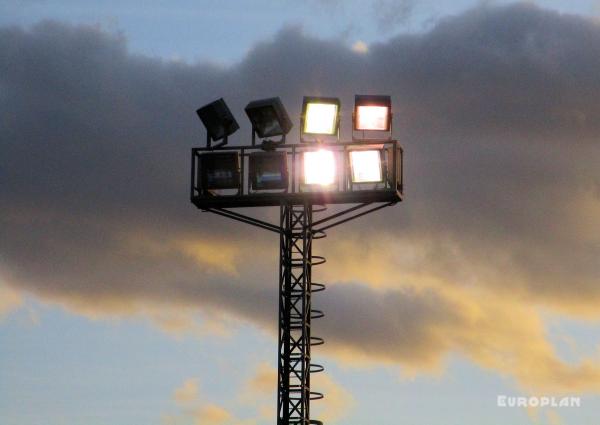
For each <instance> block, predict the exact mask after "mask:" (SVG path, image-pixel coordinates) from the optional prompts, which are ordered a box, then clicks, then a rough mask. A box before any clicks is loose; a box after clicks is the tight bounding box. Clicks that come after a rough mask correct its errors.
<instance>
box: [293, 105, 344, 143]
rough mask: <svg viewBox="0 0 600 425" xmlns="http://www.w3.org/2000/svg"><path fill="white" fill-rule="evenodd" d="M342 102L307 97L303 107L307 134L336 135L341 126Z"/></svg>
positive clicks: (304, 130) (304, 131)
mask: <svg viewBox="0 0 600 425" xmlns="http://www.w3.org/2000/svg"><path fill="white" fill-rule="evenodd" d="M339 114H340V101H339V99H337V98H325V97H305V98H304V102H303V106H302V115H303V119H304V126H303V128H302V132H303V133H305V134H322V135H330V136H331V135H335V134H336V133H337V131H338V126H339Z"/></svg>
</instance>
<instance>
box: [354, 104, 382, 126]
mask: <svg viewBox="0 0 600 425" xmlns="http://www.w3.org/2000/svg"><path fill="white" fill-rule="evenodd" d="M389 116H390V113H389V108H388V107H387V106H373V105H368V106H358V107H357V108H356V130H388V129H389V126H390V125H389Z"/></svg>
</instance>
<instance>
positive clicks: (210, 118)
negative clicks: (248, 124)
mask: <svg viewBox="0 0 600 425" xmlns="http://www.w3.org/2000/svg"><path fill="white" fill-rule="evenodd" d="M196 113H197V114H198V117H200V120H201V121H202V124H204V127H206V133H207V135H206V146H207V147H209V148H210V147H211V146H210V145H211V140H213V141H217V140H223V142H221V143H219V144H218V146H222V145H225V144H227V137H228V136H229V135H231V134H233V133H235V132H236V131H237V130H238V129H239V128H240V126H239V125H238V123H237V121H236V120H235V118H234V117H233V114H232V113H231V111H230V110H229V108H228V107H227V104H226V103H225V101H224V100H223V98H220V99H217V100H215V101H214V102H211V103H209V104H208V105H204V106H203V107H201V108H200V109H198V110H196Z"/></svg>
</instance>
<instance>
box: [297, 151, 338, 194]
mask: <svg viewBox="0 0 600 425" xmlns="http://www.w3.org/2000/svg"><path fill="white" fill-rule="evenodd" d="M334 182H335V156H334V154H333V152H331V151H325V150H319V151H312V152H304V183H305V184H318V185H321V186H328V185H332V184H333V183H334Z"/></svg>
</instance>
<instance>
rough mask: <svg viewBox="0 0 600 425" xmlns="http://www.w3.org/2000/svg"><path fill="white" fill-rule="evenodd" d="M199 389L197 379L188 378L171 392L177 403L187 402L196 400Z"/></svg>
mask: <svg viewBox="0 0 600 425" xmlns="http://www.w3.org/2000/svg"><path fill="white" fill-rule="evenodd" d="M199 395H200V391H199V389H198V380H197V379H195V378H190V379H188V380H187V381H185V382H184V383H183V384H182V385H181V387H179V388H177V389H176V390H175V392H174V394H173V399H174V400H175V401H176V402H178V403H183V404H185V403H189V402H193V401H196V400H197V399H198V396H199Z"/></svg>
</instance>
